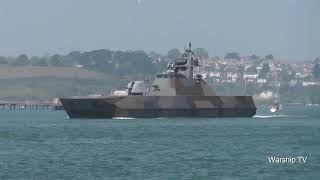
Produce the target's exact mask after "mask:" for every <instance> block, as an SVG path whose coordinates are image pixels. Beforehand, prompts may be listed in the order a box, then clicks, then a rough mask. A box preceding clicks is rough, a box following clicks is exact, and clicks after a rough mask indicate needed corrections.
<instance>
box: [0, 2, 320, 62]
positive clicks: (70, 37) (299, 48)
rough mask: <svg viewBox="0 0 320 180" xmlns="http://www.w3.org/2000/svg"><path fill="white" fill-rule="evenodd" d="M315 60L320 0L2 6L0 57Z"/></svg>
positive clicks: (319, 34) (319, 51) (318, 44)
mask: <svg viewBox="0 0 320 180" xmlns="http://www.w3.org/2000/svg"><path fill="white" fill-rule="evenodd" d="M188 41H192V42H193V45H194V46H195V47H204V48H207V49H208V50H209V52H210V55H220V56H223V55H224V54H225V53H226V52H230V51H237V52H239V53H240V54H241V55H248V54H253V53H255V54H258V55H261V56H263V55H265V54H267V53H273V54H274V55H275V56H276V57H280V58H285V59H288V58H290V59H301V60H302V59H306V60H308V59H313V58H314V57H315V56H320V1H319V0H0V55H17V54H21V53H26V54H28V55H29V56H31V55H40V56H41V55H44V54H47V53H48V54H54V53H68V52H70V51H73V50H80V51H89V50H94V49H101V48H109V49H121V50H129V49H132V50H135V49H142V50H147V51H151V50H154V51H156V52H167V50H168V49H170V48H174V47H178V48H180V49H183V46H184V45H186V44H187V42H188Z"/></svg>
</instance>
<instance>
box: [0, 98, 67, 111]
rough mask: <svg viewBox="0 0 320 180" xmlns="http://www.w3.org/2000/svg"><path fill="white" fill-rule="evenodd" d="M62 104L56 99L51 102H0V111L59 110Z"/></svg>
mask: <svg viewBox="0 0 320 180" xmlns="http://www.w3.org/2000/svg"><path fill="white" fill-rule="evenodd" d="M61 109H63V108H62V104H61V103H60V101H59V100H58V99H54V100H53V101H50V100H47V101H38V100H24V101H17V100H10V101H8V100H0V110H10V111H13V110H61Z"/></svg>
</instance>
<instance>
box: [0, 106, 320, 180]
mask: <svg viewBox="0 0 320 180" xmlns="http://www.w3.org/2000/svg"><path fill="white" fill-rule="evenodd" d="M66 117H67V115H66V113H65V112H64V111H44V110H40V111H8V110H5V111H0V179H159V180H166V179H320V107H305V106H291V107H290V106H284V107H283V111H282V112H279V113H277V114H271V113H269V111H268V108H267V107H259V111H258V113H257V115H256V116H255V117H253V118H225V119H214V118H205V119H199V118H187V119H185V118H158V119H109V120H92V119H91V120H70V119H67V118H66ZM302 157H303V159H302ZM304 160H306V161H304ZM293 161H294V163H293Z"/></svg>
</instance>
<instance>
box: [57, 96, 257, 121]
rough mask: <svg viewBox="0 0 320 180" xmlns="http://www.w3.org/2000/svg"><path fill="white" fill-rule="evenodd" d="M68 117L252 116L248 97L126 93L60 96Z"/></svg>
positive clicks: (252, 104)
mask: <svg viewBox="0 0 320 180" xmlns="http://www.w3.org/2000/svg"><path fill="white" fill-rule="evenodd" d="M61 102H62V104H63V105H64V108H65V110H66V111H67V114H68V116H69V117H70V118H113V117H130V118H159V117H212V118H221V117H252V116H254V115H255V113H256V107H255V105H254V102H253V99H252V97H251V96H126V97H101V98H93V99H92V98H91V99H89V98H77V99H61Z"/></svg>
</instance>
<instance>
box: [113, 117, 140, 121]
mask: <svg viewBox="0 0 320 180" xmlns="http://www.w3.org/2000/svg"><path fill="white" fill-rule="evenodd" d="M112 119H117V120H125V119H136V118H132V117H113V118H112Z"/></svg>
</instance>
